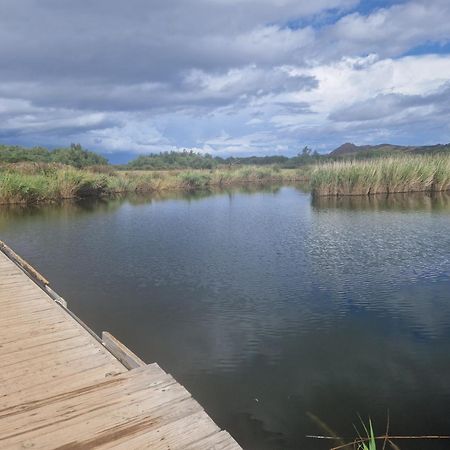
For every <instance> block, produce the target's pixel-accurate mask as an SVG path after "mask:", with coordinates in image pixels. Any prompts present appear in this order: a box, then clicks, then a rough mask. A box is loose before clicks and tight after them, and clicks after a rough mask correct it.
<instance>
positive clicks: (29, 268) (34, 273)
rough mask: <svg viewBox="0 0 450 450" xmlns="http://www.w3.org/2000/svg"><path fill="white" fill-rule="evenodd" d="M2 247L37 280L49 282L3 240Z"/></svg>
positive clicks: (0, 243) (43, 282) (0, 242)
mask: <svg viewBox="0 0 450 450" xmlns="http://www.w3.org/2000/svg"><path fill="white" fill-rule="evenodd" d="M0 249H1V251H2V252H3V253H5V254H6V255H7V256H8V257H9V258H10V259H11V260H13V261H14V262H15V263H16V264H18V265H19V266H20V267H22V268H23V269H24V270H26V271H27V272H28V273H29V274H30V275H31V276H32V277H33V278H35V279H36V280H37V281H39V282H40V283H42V284H43V285H46V284H49V282H48V280H47V279H46V278H44V277H43V276H42V275H41V274H40V273H39V272H38V271H37V270H36V269H35V268H34V267H33V266H32V265H31V264H28V263H27V262H26V261H25V260H24V259H22V258H21V257H20V256H19V255H18V254H17V253H15V252H14V251H13V250H12V249H11V248H9V247H8V246H7V245H6V244H5V243H4V242H3V241H0Z"/></svg>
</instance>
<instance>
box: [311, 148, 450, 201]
mask: <svg viewBox="0 0 450 450" xmlns="http://www.w3.org/2000/svg"><path fill="white" fill-rule="evenodd" d="M309 176H310V183H311V189H312V192H313V194H314V195H319V196H320V195H334V196H339V195H371V194H381V193H392V192H419V191H430V192H435V191H445V190H449V189H450V155H408V156H398V157H388V158H378V159H372V160H365V161H361V160H350V161H339V162H332V163H326V164H320V165H316V166H314V167H313V168H312V170H311V172H310V174H309Z"/></svg>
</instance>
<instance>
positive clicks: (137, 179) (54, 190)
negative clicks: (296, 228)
mask: <svg viewBox="0 0 450 450" xmlns="http://www.w3.org/2000/svg"><path fill="white" fill-rule="evenodd" d="M299 179H301V174H300V172H299V171H298V170H289V169H277V168H274V167H241V168H231V169H230V168H224V169H214V170H182V171H148V172H147V171H115V170H114V169H112V168H111V167H92V168H89V169H76V168H73V167H69V166H64V165H59V164H9V165H3V166H1V167H0V203H3V204H12V203H38V202H55V201H60V200H63V199H70V198H83V197H100V196H108V195H115V194H119V193H132V192H163V191H168V190H190V189H207V188H209V187H227V186H233V185H240V184H247V183H253V184H256V183H274V182H286V181H296V180H299Z"/></svg>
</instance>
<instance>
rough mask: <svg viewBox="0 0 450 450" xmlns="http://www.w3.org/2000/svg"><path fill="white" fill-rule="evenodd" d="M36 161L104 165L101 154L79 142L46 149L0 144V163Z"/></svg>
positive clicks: (82, 165) (79, 165) (106, 162)
mask: <svg viewBox="0 0 450 450" xmlns="http://www.w3.org/2000/svg"><path fill="white" fill-rule="evenodd" d="M18 162H38V163H59V164H66V165H69V166H74V167H78V168H82V167H88V166H95V165H106V164H108V160H107V159H106V158H104V157H103V156H101V155H99V154H97V153H94V152H90V151H89V150H85V149H83V148H82V147H81V145H80V144H71V146H70V147H68V148H57V149H55V150H48V149H46V148H44V147H33V148H25V147H20V146H17V145H14V146H12V145H0V163H18Z"/></svg>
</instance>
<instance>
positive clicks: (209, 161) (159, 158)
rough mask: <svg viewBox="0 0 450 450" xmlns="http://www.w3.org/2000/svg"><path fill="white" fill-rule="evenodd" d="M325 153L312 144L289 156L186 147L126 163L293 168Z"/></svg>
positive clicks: (158, 166) (162, 167) (140, 166)
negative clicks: (211, 151) (214, 153)
mask: <svg viewBox="0 0 450 450" xmlns="http://www.w3.org/2000/svg"><path fill="white" fill-rule="evenodd" d="M324 158H325V156H324V155H319V153H317V152H315V151H314V152H313V151H312V150H311V149H310V148H309V147H305V148H304V149H303V150H302V151H301V152H299V153H298V154H297V155H296V156H293V157H288V156H282V155H276V156H246V157H237V156H230V157H228V158H223V157H221V156H212V155H210V154H208V153H196V152H193V151H192V150H191V151H187V150H184V151H182V152H175V151H171V152H161V153H153V154H150V155H141V156H139V157H137V158H136V159H134V160H133V161H130V162H129V163H128V164H126V165H125V166H124V167H125V168H127V169H134V170H169V169H185V168H190V169H213V168H215V167H218V166H239V165H249V166H250V165H251V166H269V165H270V166H272V165H278V166H279V167H282V168H294V167H299V166H302V165H306V164H312V163H314V162H317V161H319V160H321V159H324Z"/></svg>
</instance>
